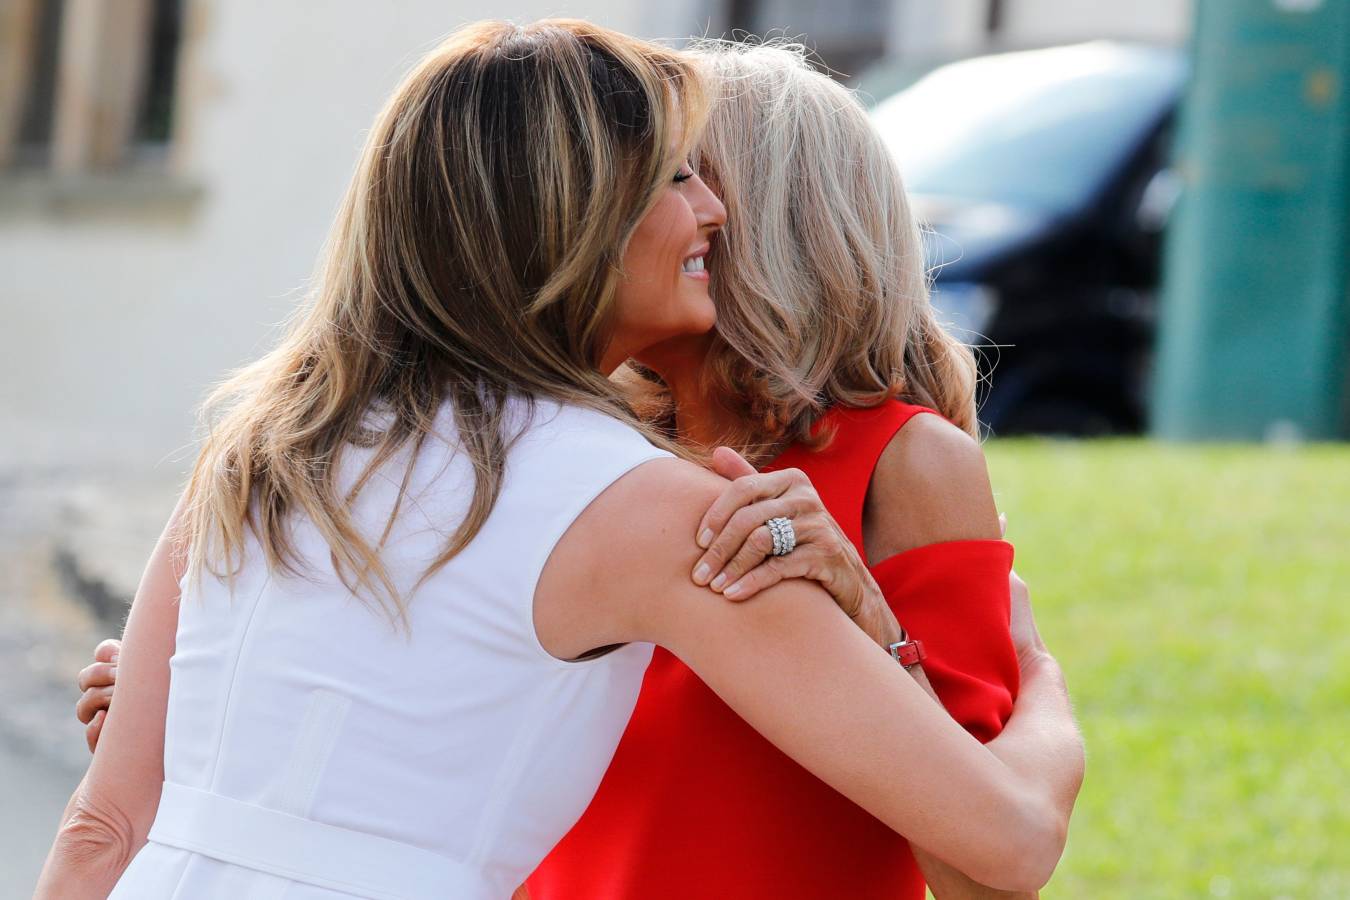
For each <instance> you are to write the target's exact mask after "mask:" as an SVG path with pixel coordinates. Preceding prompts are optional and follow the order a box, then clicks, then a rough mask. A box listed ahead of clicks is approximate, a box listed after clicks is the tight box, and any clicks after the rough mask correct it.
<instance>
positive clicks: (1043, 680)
mask: <svg viewBox="0 0 1350 900" xmlns="http://www.w3.org/2000/svg"><path fill="white" fill-rule="evenodd" d="M1014 709H1015V711H1014V714H1013V716H1012V718H1011V719H1009V720H1008V724H1007V727H1006V728H1005V729H1004V730H1003V733H1002V734H1000V735H999V736H998V737H996V738H995V739H994V740H992V741H990V742H989V743H988V744H987V745H986V746H987V747H988V748H989V749H990V750H991V751H993V753H994V754H995V755H996V756H997V757H998V758H999V759H1000V760H1001V761H1002V762H1003V763H1004V765H1006V766H1007V767H1008V768H1009V769H1010V770H1011V771H1012V772H1013V773H1014V774H1015V775H1016V776H1018V777H1019V778H1020V779H1021V780H1023V781H1024V782H1025V783H1026V784H1027V785H1029V786H1030V787H1031V789H1032V790H1033V791H1034V792H1035V793H1036V795H1037V796H1038V797H1040V798H1041V799H1042V800H1043V801H1044V802H1045V803H1046V804H1047V806H1048V807H1049V809H1051V810H1052V811H1053V812H1054V814H1055V816H1056V817H1057V819H1058V820H1059V822H1060V823H1061V828H1062V830H1063V831H1064V832H1065V833H1067V831H1068V825H1069V816H1070V814H1071V813H1072V812H1073V805H1074V801H1075V800H1077V798H1078V790H1079V788H1080V787H1082V784H1083V772H1084V766H1085V759H1084V751H1083V738H1082V735H1081V734H1080V733H1079V731H1078V727H1077V725H1076V724H1075V722H1074V719H1073V710H1072V708H1071V706H1070V703H1069V692H1068V689H1067V688H1066V686H1065V683H1064V675H1063V672H1062V671H1061V670H1060V667H1059V664H1058V663H1057V662H1056V661H1055V659H1054V657H1052V656H1050V655H1049V654H1048V653H1045V652H1043V651H1037V652H1035V653H1034V654H1032V655H1031V656H1030V658H1028V659H1024V660H1023V662H1022V686H1021V692H1020V693H1019V695H1018V698H1017V702H1016V706H1015V708H1014Z"/></svg>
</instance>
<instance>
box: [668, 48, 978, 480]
mask: <svg viewBox="0 0 1350 900" xmlns="http://www.w3.org/2000/svg"><path fill="white" fill-rule="evenodd" d="M693 51H694V52H695V54H696V55H697V56H698V57H699V58H700V61H701V62H702V63H703V67H704V70H705V72H706V73H707V76H708V84H709V88H708V90H709V96H710V105H709V115H708V121H707V126H706V129H705V131H704V133H703V136H702V138H701V139H700V142H699V146H698V148H697V153H698V159H699V163H700V165H701V166H702V167H703V168H704V169H705V170H706V171H707V174H708V176H710V177H711V179H713V180H714V181H715V183H716V184H717V186H718V187H719V189H720V191H721V195H722V200H723V202H724V203H725V204H726V208H727V225H726V227H725V228H724V229H723V231H722V233H721V236H720V237H719V239H718V241H717V242H716V245H715V247H714V250H713V254H712V255H711V257H710V260H709V270H710V271H711V272H712V286H713V297H714V300H715V302H716V304H717V335H718V338H717V340H715V341H714V346H713V349H712V351H711V353H710V355H709V360H708V366H707V370H706V378H707V379H708V380H709V382H710V387H711V389H712V391H713V392H714V393H715V394H716V395H718V396H719V397H721V398H722V400H723V402H724V403H725V404H726V405H727V407H728V408H729V409H730V410H732V411H733V412H735V413H736V416H737V418H738V419H739V420H740V421H742V422H743V423H744V429H743V430H742V431H741V433H738V434H733V435H727V436H726V441H725V442H726V443H728V444H730V445H731V446H735V447H738V448H741V447H743V448H745V449H746V451H747V452H748V453H749V455H750V456H752V457H753V458H754V459H755V460H757V461H763V460H764V459H767V458H771V457H772V456H774V455H776V454H777V452H779V451H780V450H781V449H783V447H784V446H785V445H787V444H790V443H795V442H805V443H807V444H808V445H818V444H819V443H820V441H821V440H824V439H827V438H828V435H819V436H817V437H818V438H819V440H817V439H816V438H813V436H812V429H813V426H814V424H815V423H816V422H817V421H818V420H819V419H820V417H821V416H822V415H823V414H824V412H825V411H826V410H827V409H828V408H829V407H831V406H833V405H836V404H842V405H845V406H860V407H869V406H875V405H877V404H879V403H881V402H883V401H884V400H886V399H888V398H891V397H896V398H900V399H902V400H905V401H907V402H910V403H916V404H920V405H923V406H928V407H931V408H933V409H936V410H937V411H938V412H940V413H941V414H942V415H944V416H945V417H946V418H948V419H950V420H951V421H952V422H953V423H955V424H956V425H957V426H958V427H960V428H962V429H963V430H965V431H966V432H968V433H970V434H972V435H976V434H977V428H978V426H977V423H976V417H975V382H976V367H975V359H974V356H973V355H972V353H971V351H970V348H968V347H966V346H965V345H963V344H961V343H960V342H958V341H957V340H955V339H954V338H952V337H951V336H950V335H948V334H947V333H946V332H945V331H944V330H943V329H942V327H941V326H940V325H939V324H938V322H937V320H936V319H935V317H934V311H933V308H932V305H931V303H930V302H929V296H928V275H927V269H926V266H925V262H924V253H923V246H922V242H921V239H920V233H919V228H918V225H917V223H916V222H915V220H914V217H913V215H912V214H911V213H910V208H909V204H908V202H907V200H906V197H905V191H904V187H903V185H902V183H901V180H900V173H899V172H898V171H897V169H896V165H895V162H894V161H893V160H892V158H891V156H890V154H889V153H888V152H887V150H886V147H885V146H884V145H883V143H882V141H881V138H880V137H879V136H878V135H877V133H876V131H875V129H874V128H873V127H872V125H871V123H870V121H869V120H868V117H867V114H866V112H865V111H864V110H863V108H862V105H861V104H860V103H859V102H858V100H857V98H856V97H855V96H854V95H853V93H852V92H851V91H849V90H847V89H845V88H844V87H842V86H841V85H839V84H837V83H836V82H834V81H833V80H832V79H830V78H829V77H827V76H826V75H823V74H821V73H819V72H816V71H814V70H813V69H812V68H811V67H810V65H809V64H808V63H807V62H806V58H805V54H804V51H803V49H802V48H801V47H800V46H797V45H792V44H781V43H780V44H760V45H746V44H740V43H729V42H723V41H701V42H697V43H696V44H695V45H694V46H693Z"/></svg>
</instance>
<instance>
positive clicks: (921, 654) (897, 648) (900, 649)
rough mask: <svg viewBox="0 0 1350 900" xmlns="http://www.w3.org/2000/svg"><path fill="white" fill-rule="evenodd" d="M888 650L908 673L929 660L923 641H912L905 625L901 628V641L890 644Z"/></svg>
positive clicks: (892, 657)
mask: <svg viewBox="0 0 1350 900" xmlns="http://www.w3.org/2000/svg"><path fill="white" fill-rule="evenodd" d="M886 649H887V650H889V651H890V652H891V659H893V660H895V661H896V662H898V663H899V664H900V665H902V666H904V667H905V671H907V672H908V671H909V670H910V669H912V668H914V667H915V666H917V665H918V664H919V663H921V662H923V661H924V660H925V659H927V658H928V653H927V651H925V650H924V649H923V641H917V640H913V639H911V638H910V636H909V633H908V632H907V631H905V628H904V626H903V625H902V626H901V627H900V640H898V641H896V642H895V643H894V644H888V645H887V646H886Z"/></svg>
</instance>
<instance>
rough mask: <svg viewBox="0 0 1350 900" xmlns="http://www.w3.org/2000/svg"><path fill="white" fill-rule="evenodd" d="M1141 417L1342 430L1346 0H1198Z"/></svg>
mask: <svg viewBox="0 0 1350 900" xmlns="http://www.w3.org/2000/svg"><path fill="white" fill-rule="evenodd" d="M1192 59H1193V63H1194V77H1193V80H1192V82H1191V85H1190V87H1189V89H1188V91H1189V92H1188V94H1187V97H1186V100H1185V104H1184V106H1183V110H1182V116H1181V122H1180V132H1179V143H1178V157H1179V160H1178V166H1179V171H1180V174H1181V177H1182V181H1183V184H1184V185H1185V187H1184V189H1183V191H1182V195H1181V199H1180V201H1179V203H1178V205H1177V209H1176V213H1175V216H1174V218H1173V222H1172V225H1171V228H1170V231H1169V234H1168V239H1167V249H1166V255H1165V263H1164V279H1163V292H1162V294H1163V301H1162V316H1161V322H1160V333H1159V343H1158V358H1157V369H1156V374H1155V384H1154V388H1155V390H1154V403H1153V422H1152V426H1153V430H1154V432H1155V433H1156V434H1157V435H1159V436H1161V437H1164V438H1171V439H1179V440H1190V439H1236V440H1256V439H1261V438H1264V437H1269V436H1271V435H1275V434H1294V435H1299V436H1302V437H1306V438H1310V439H1328V438H1346V437H1350V389H1348V387H1347V385H1348V382H1347V371H1346V369H1347V356H1348V355H1350V352H1348V351H1350V297H1348V296H1347V287H1348V284H1347V264H1348V263H1350V172H1348V171H1347V168H1348V167H1350V0H1198V2H1197V4H1196V19H1195V33H1194V36H1193V38H1192Z"/></svg>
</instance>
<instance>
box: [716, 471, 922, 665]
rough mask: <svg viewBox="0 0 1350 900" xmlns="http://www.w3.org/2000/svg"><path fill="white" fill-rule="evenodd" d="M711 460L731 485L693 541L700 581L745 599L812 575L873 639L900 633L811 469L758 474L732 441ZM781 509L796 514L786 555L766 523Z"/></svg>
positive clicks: (882, 639)
mask: <svg viewBox="0 0 1350 900" xmlns="http://www.w3.org/2000/svg"><path fill="white" fill-rule="evenodd" d="M712 461H713V471H715V472H717V474H719V475H721V476H722V477H723V478H727V479H730V480H731V484H730V485H729V486H728V487H727V489H726V490H725V491H723V492H722V496H720V497H718V498H717V500H716V501H714V503H713V505H712V506H711V507H709V508H708V511H707V512H706V513H705V514H704V515H703V520H702V521H701V522H700V523H699V526H698V534H697V537H696V540H697V541H698V545H699V546H700V547H702V548H704V553H703V556H702V557H700V558H699V560H698V562H696V563H695V564H694V575H693V577H694V582H695V583H696V584H700V585H707V586H708V587H710V588H711V589H712V590H714V591H718V592H720V593H721V594H722V595H723V596H724V597H726V598H728V599H729V600H736V601H742V600H748V599H750V598H751V597H753V596H755V594H757V593H759V592H760V591H762V590H764V589H765V588H767V587H769V586H771V585H774V584H777V583H778V582H780V581H782V580H783V579H785V578H808V579H810V580H812V581H816V582H819V583H820V585H821V587H823V588H825V590H827V591H829V592H830V596H832V597H833V598H834V602H835V603H836V604H838V606H839V608H840V609H842V610H843V611H844V612H845V613H846V614H847V615H848V616H849V618H851V619H853V620H854V621H855V622H857V623H858V625H859V627H861V628H862V629H863V630H864V631H866V632H867V633H868V634H869V635H870V636H871V637H872V638H873V640H876V641H877V642H878V643H888V641H886V639H887V638H888V637H889V638H890V640H896V639H897V638H896V637H895V636H894V635H895V634H896V633H897V632H898V627H896V626H895V624H894V623H895V618H894V616H893V615H891V612H890V607H889V606H888V605H887V603H886V600H885V598H884V597H883V596H882V593H881V589H880V588H879V587H878V586H877V583H876V580H875V579H874V578H873V577H872V573H871V572H869V571H867V566H866V564H865V563H864V562H863V560H862V558H861V557H860V556H859V555H858V550H857V548H855V547H854V546H853V543H852V541H850V540H849V539H848V538H847V537H846V536H845V535H844V532H843V529H841V528H840V527H839V525H838V523H837V522H835V521H834V517H833V516H831V515H830V513H829V512H828V511H827V510H826V509H825V504H824V503H822V502H821V499H820V495H819V494H817V493H816V489H815V487H814V486H813V485H812V484H811V479H809V478H808V477H807V476H806V473H804V472H802V471H801V470H800V469H784V470H782V471H780V472H766V473H760V472H757V471H756V470H755V467H754V466H752V465H750V464H749V463H748V462H746V461H745V460H744V459H743V458H742V457H741V456H740V454H738V453H737V452H736V451H734V450H732V449H730V448H728V447H718V448H717V450H716V451H715V452H714V453H713V460H712ZM777 516H783V517H785V518H788V519H791V520H792V530H793V532H794V533H795V534H796V536H797V546H796V547H795V548H794V549H793V550H792V552H790V553H788V554H787V555H785V556H774V555H773V535H772V534H771V533H770V532H769V528H768V526H767V525H765V524H764V523H765V522H767V521H768V520H769V519H772V518H775V517H777Z"/></svg>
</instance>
